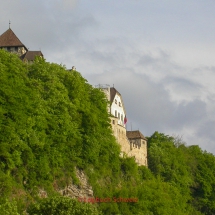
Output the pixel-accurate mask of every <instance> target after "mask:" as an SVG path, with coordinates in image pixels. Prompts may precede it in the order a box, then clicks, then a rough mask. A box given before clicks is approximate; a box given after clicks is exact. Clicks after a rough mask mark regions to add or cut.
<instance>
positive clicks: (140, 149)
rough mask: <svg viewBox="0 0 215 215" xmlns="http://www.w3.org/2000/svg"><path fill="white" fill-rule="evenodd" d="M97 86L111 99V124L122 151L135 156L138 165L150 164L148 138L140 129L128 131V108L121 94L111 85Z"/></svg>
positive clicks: (109, 110) (109, 108)
mask: <svg viewBox="0 0 215 215" xmlns="http://www.w3.org/2000/svg"><path fill="white" fill-rule="evenodd" d="M96 87H97V88H100V89H101V90H102V91H103V92H104V93H105V95H106V97H107V99H108V101H109V107H108V112H109V113H110V120H111V126H112V130H113V134H114V136H115V138H116V140H117V142H118V143H119V144H120V146H121V151H122V153H125V154H126V155H127V156H129V157H134V158H135V160H136V162H137V164H138V165H144V166H148V162H147V139H146V138H145V137H144V136H143V134H142V133H141V132H140V131H139V130H135V131H126V122H127V118H126V110H125V106H124V103H123V99H122V96H121V94H120V93H119V92H118V91H117V90H116V89H115V88H114V87H110V86H109V85H101V84H99V85H97V86H96Z"/></svg>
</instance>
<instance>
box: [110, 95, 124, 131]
mask: <svg viewBox="0 0 215 215" xmlns="http://www.w3.org/2000/svg"><path fill="white" fill-rule="evenodd" d="M120 104H121V105H120ZM116 113H117V116H116ZM111 114H112V115H113V116H115V117H117V118H118V119H119V120H118V124H120V125H122V126H124V127H125V125H124V118H125V112H124V109H123V103H122V99H121V96H119V95H118V94H116V95H115V97H114V100H113V103H112V105H111ZM119 114H120V118H119V116H118V115H119Z"/></svg>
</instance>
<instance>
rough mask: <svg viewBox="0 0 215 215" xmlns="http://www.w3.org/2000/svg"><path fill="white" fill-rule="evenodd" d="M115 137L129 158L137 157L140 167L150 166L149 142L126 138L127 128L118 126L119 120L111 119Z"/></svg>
mask: <svg viewBox="0 0 215 215" xmlns="http://www.w3.org/2000/svg"><path fill="white" fill-rule="evenodd" d="M110 119H111V126H112V130H113V135H114V136H115V138H116V140H117V142H118V143H119V144H120V146H121V151H122V152H123V153H126V154H127V155H128V156H129V157H135V160H136V162H137V164H138V165H144V166H148V163H147V141H146V140H143V139H138V140H135V141H133V140H131V141H129V139H128V138H127V136H126V128H125V127H123V126H121V125H119V124H118V118H116V117H111V118H110Z"/></svg>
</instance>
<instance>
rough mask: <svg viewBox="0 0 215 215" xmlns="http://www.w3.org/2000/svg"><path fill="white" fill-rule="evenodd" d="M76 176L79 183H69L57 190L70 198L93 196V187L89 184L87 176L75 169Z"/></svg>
mask: <svg viewBox="0 0 215 215" xmlns="http://www.w3.org/2000/svg"><path fill="white" fill-rule="evenodd" d="M75 172H76V177H77V178H78V180H79V182H80V184H79V185H74V184H73V183H72V181H71V183H70V184H69V185H68V186H66V187H65V188H64V189H60V190H58V192H59V193H60V194H61V195H63V196H68V197H71V198H76V199H79V198H92V197H93V189H92V186H91V185H90V184H89V182H88V179H87V176H86V175H85V173H84V172H83V171H82V170H79V169H75Z"/></svg>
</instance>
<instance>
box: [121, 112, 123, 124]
mask: <svg viewBox="0 0 215 215" xmlns="http://www.w3.org/2000/svg"><path fill="white" fill-rule="evenodd" d="M121 121H122V122H123V115H122V114H121Z"/></svg>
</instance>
